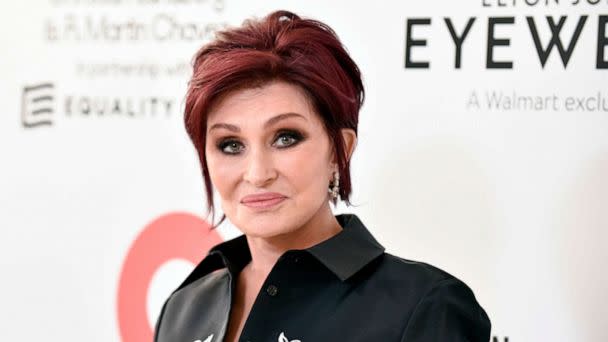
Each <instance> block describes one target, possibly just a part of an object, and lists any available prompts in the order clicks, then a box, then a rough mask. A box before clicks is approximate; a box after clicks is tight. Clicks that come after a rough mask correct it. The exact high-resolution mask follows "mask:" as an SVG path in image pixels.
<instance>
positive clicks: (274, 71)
mask: <svg viewBox="0 0 608 342" xmlns="http://www.w3.org/2000/svg"><path fill="white" fill-rule="evenodd" d="M193 69H194V70H193V75H192V78H191V80H190V82H189V83H188V92H187V95H186V108H185V117H184V120H185V124H186V131H187V132H188V135H189V136H190V139H191V140H192V142H193V143H194V146H195V148H196V150H197V152H198V157H199V160H200V163H201V169H202V173H203V178H204V181H205V190H206V195H207V206H208V210H209V211H210V212H211V213H212V214H213V213H214V207H213V188H212V185H211V179H210V177H209V172H208V170H207V162H206V158H205V140H206V131H207V114H208V111H209V108H210V107H211V105H212V103H213V101H214V100H216V99H218V97H219V96H221V95H223V94H226V93H227V92H229V91H232V90H235V89H240V88H247V87H256V86H261V85H263V84H265V83H267V82H270V81H274V80H281V81H285V82H288V83H290V84H294V85H297V86H299V87H300V88H302V89H303V90H304V91H305V93H306V94H307V95H308V98H309V100H311V103H312V104H313V108H314V109H315V111H316V113H317V114H318V115H319V116H320V118H321V119H322V121H323V124H324V127H325V129H326V131H327V134H328V136H329V137H330V140H332V141H333V148H334V152H335V154H336V156H337V163H338V171H339V173H340V194H339V196H340V198H341V199H342V200H344V201H345V202H346V204H347V205H350V202H349V196H350V193H351V181H350V167H349V160H348V157H347V155H346V153H347V151H346V150H345V144H344V140H343V137H342V134H341V132H340V129H342V128H351V129H353V130H354V131H355V133H356V132H357V124H358V116H359V109H360V108H361V105H362V104H363V99H364V89H363V83H362V81H361V73H360V71H359V68H358V67H357V65H356V64H355V62H354V61H353V60H352V59H351V58H350V56H349V55H348V53H347V52H346V49H345V48H344V47H343V46H342V43H341V42H340V40H339V39H338V37H337V35H336V33H335V32H334V31H333V30H332V29H331V28H330V27H329V26H327V25H326V24H324V23H322V22H320V21H317V20H313V19H307V18H300V17H299V16H298V15H296V14H294V13H291V12H288V11H276V12H273V13H270V14H269V15H267V16H266V17H264V18H263V19H255V20H254V19H249V20H245V21H244V22H243V24H242V25H241V26H240V27H236V28H230V29H226V30H224V31H220V32H217V34H216V38H215V40H213V41H211V42H210V43H208V44H206V45H204V46H203V47H202V48H201V49H200V50H199V51H198V52H197V53H196V55H195V57H194V61H193ZM334 204H336V201H334ZM224 218H225V217H223V218H222V220H221V221H220V223H221V222H222V221H223V220H224ZM218 224H219V223H218Z"/></svg>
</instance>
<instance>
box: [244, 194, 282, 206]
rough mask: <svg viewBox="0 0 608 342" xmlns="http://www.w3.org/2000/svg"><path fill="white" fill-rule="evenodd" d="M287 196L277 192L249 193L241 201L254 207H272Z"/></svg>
mask: <svg viewBox="0 0 608 342" xmlns="http://www.w3.org/2000/svg"><path fill="white" fill-rule="evenodd" d="M286 198H287V197H285V196H284V195H281V194H279V193H277V192H264V193H260V194H252V195H247V196H245V197H243V198H242V199H241V203H242V204H244V205H246V206H248V207H250V208H253V209H270V208H272V207H274V206H276V205H278V204H279V203H281V202H283V201H284V200H285V199H286Z"/></svg>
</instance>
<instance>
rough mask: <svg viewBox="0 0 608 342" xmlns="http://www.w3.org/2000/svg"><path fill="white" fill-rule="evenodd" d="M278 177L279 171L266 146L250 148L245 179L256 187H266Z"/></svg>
mask: <svg viewBox="0 0 608 342" xmlns="http://www.w3.org/2000/svg"><path fill="white" fill-rule="evenodd" d="M276 177H277V172H276V169H275V167H274V163H273V160H272V156H271V155H270V152H267V151H265V150H264V148H255V149H252V150H250V153H249V155H248V158H247V166H246V170H245V174H244V176H243V179H244V180H245V181H246V182H249V183H250V184H252V185H254V186H256V187H264V186H266V185H268V184H270V183H271V182H272V181H273V180H274V179H275V178H276Z"/></svg>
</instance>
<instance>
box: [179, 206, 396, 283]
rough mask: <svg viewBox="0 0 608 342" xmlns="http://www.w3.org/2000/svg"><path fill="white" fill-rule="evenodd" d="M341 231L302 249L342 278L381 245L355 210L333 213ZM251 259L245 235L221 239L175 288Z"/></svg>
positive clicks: (233, 269) (235, 269)
mask: <svg viewBox="0 0 608 342" xmlns="http://www.w3.org/2000/svg"><path fill="white" fill-rule="evenodd" d="M336 219H337V220H338V223H340V226H342V228H343V229H342V231H340V232H339V233H338V234H336V235H334V236H332V237H331V238H329V239H327V240H325V241H322V242H320V243H318V244H316V245H314V246H312V247H309V248H307V249H305V251H307V252H308V253H310V254H311V255H313V256H314V257H315V258H317V259H318V260H319V261H320V262H321V263H322V264H323V265H325V267H327V268H328V269H329V270H330V271H331V272H333V273H334V274H335V275H336V276H337V277H338V278H340V280H341V281H345V280H347V279H348V278H350V277H351V276H353V275H354V274H355V273H357V272H358V271H359V270H361V269H362V268H363V267H365V265H367V264H368V263H370V262H371V261H372V260H374V259H375V258H377V257H378V256H380V255H381V254H383V253H384V247H383V246H382V245H381V244H380V243H379V242H378V241H376V239H375V238H374V237H373V236H372V234H371V233H370V232H369V231H368V230H367V228H366V227H365V225H364V224H363V222H361V220H360V219H359V218H358V217H357V216H356V215H355V214H340V215H336ZM250 260H251V253H250V252H249V245H248V244H247V239H246V237H245V235H240V236H238V237H236V238H234V239H231V240H228V241H225V242H222V243H220V244H218V245H216V246H214V247H213V248H211V250H210V251H209V254H208V255H207V257H205V259H203V261H201V263H200V264H199V265H198V266H196V268H195V269H194V271H192V273H191V274H190V275H189V276H188V278H187V279H186V280H185V281H184V282H183V283H182V285H180V287H179V288H178V290H179V289H180V288H182V287H184V286H186V285H187V284H189V283H191V282H192V281H194V280H196V279H198V278H200V277H202V276H204V275H206V274H208V273H210V272H212V271H214V270H217V269H220V268H224V267H228V270H229V271H230V273H232V274H236V273H238V272H239V271H240V270H241V269H242V268H243V267H245V265H246V264H247V263H249V261H250Z"/></svg>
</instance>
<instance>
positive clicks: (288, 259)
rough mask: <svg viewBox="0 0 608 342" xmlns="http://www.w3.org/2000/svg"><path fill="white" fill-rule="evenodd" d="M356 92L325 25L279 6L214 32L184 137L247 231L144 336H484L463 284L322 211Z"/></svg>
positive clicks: (340, 172)
mask: <svg viewBox="0 0 608 342" xmlns="http://www.w3.org/2000/svg"><path fill="white" fill-rule="evenodd" d="M363 95H364V90H363V85H362V82H361V76H360V73H359V69H358V68H357V66H356V65H355V63H354V62H353V61H352V60H351V58H350V57H349V55H348V54H347V53H346V51H345V49H344V48H343V46H342V45H341V43H340V41H339V40H338V38H337V37H336V35H335V33H334V32H333V31H332V29H331V28H329V27H328V26H326V25H325V24H323V23H321V22H318V21H314V20H310V19H302V18H300V17H298V16H297V15H295V14H293V13H290V12H286V11H278V12H274V13H271V14H270V15H268V16H267V17H265V18H264V19H262V20H257V21H254V20H249V21H246V22H245V23H244V24H243V25H242V26H241V27H238V28H233V29H229V30H226V31H223V32H220V33H219V34H218V36H217V38H216V40H215V41H213V42H211V43H209V44H207V45H205V46H204V47H203V48H202V49H201V50H200V51H199V52H198V53H197V55H196V57H195V61H194V73H193V76H192V79H191V81H190V83H189V89H188V95H187V100H186V109H185V121H186V127H187V131H188V134H189V135H190V138H191V139H192V141H193V143H194V145H195V147H196V149H197V151H198V154H199V158H200V162H201V165H202V170H203V176H204V180H205V185H206V192H207V199H208V207H209V210H210V212H211V213H213V209H214V202H213V187H214V188H215V189H216V190H217V192H218V194H219V197H220V199H221V205H222V209H223V212H224V214H225V216H224V218H225V217H228V218H229V219H230V221H231V222H232V223H233V224H234V225H235V226H236V227H238V228H239V229H240V230H241V231H242V232H243V233H244V234H243V235H241V236H240V237H237V238H235V239H232V240H230V241H226V242H223V243H221V244H219V245H217V246H215V247H214V248H212V249H211V251H210V252H209V254H208V255H207V256H206V257H205V258H204V259H203V261H202V262H201V263H200V264H199V265H198V266H197V267H196V268H195V269H194V271H193V272H192V273H191V274H190V275H189V276H188V277H187V279H186V280H185V281H184V282H183V283H182V284H181V285H180V286H179V288H178V289H177V290H175V292H173V294H172V295H171V296H170V297H169V298H168V299H167V301H166V302H165V305H164V306H163V309H162V312H161V315H160V317H159V319H158V321H157V324H156V330H155V341H157V342H178V341H180V342H181V341H188V342H191V341H195V342H196V341H199V342H216V341H227V342H233V341H242V342H245V341H250V342H267V341H273V342H274V341H278V342H298V341H301V342H324V341H349V342H352V341H395V342H397V341H403V342H404V341H484V342H486V341H488V340H489V334H490V321H489V319H488V317H487V315H486V313H485V311H484V310H483V309H482V308H481V307H480V306H479V304H478V303H477V301H476V299H475V296H474V295H473V293H472V291H471V290H470V289H469V288H468V287H467V285H465V284H464V283H463V282H462V281H460V280H458V279H456V278H455V277H453V276H451V275H450V274H448V273H446V272H444V271H442V270H440V269H438V268H435V267H433V266H431V265H428V264H425V263H420V262H414V261H409V260H404V259H401V258H398V257H396V256H393V255H391V254H388V253H385V252H384V248H383V247H382V245H381V244H379V243H378V242H377V241H376V240H375V239H374V237H373V236H372V235H371V234H370V233H369V231H368V230H367V229H366V227H365V225H364V224H363V223H362V222H361V220H360V219H359V218H358V217H357V216H356V215H354V214H343V215H337V216H334V215H333V214H332V211H331V208H330V204H329V202H333V203H334V204H336V203H337V200H338V199H342V200H344V201H346V203H347V204H349V202H348V198H349V195H350V192H351V183H350V176H349V160H350V157H351V155H352V153H353V150H354V148H355V145H356V142H357V121H358V113H359V108H360V107H361V104H362V103H363ZM224 218H222V220H223V219H224ZM222 220H220V222H221V221H222ZM213 221H215V220H213ZM395 223H396V224H398V221H397V218H395Z"/></svg>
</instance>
